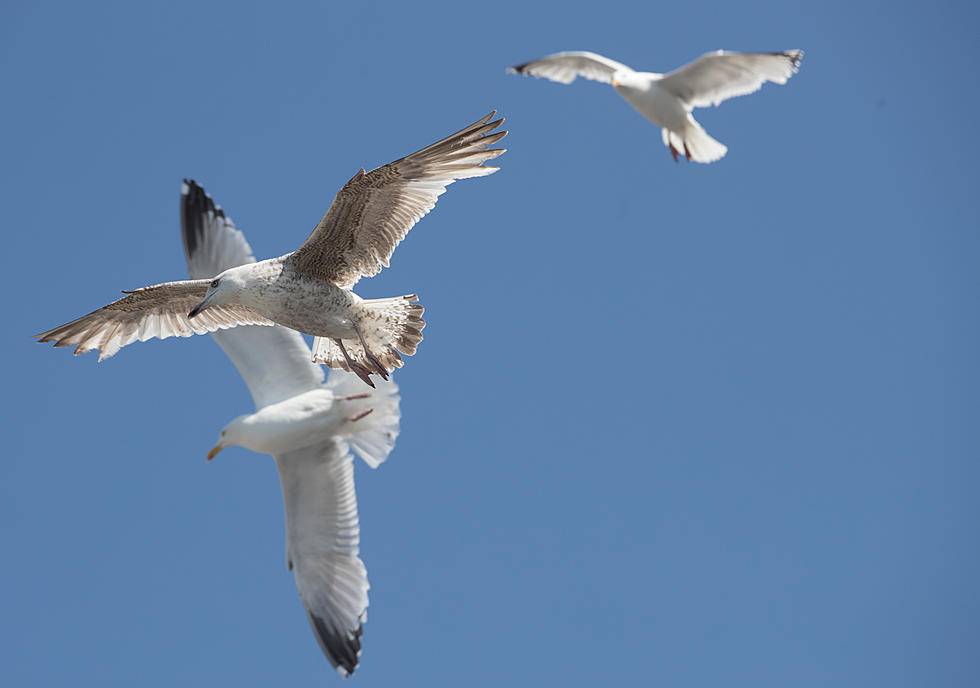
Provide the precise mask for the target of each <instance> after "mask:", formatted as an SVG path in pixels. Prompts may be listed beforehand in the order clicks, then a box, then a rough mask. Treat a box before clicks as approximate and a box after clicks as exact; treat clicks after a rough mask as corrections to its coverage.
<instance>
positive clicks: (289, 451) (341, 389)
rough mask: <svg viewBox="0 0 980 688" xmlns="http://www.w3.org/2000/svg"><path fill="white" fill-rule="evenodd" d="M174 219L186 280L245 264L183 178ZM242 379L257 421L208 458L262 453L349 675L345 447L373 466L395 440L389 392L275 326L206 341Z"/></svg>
mask: <svg viewBox="0 0 980 688" xmlns="http://www.w3.org/2000/svg"><path fill="white" fill-rule="evenodd" d="M180 217H181V226H182V229H183V236H184V252H185V254H186V255H187V267H188V269H189V271H190V275H191V277H192V278H197V277H200V276H201V275H214V274H218V273H220V272H222V271H223V270H227V269H228V268H232V267H235V266H236V265H244V264H254V263H255V258H253V257H252V250H251V248H250V247H249V245H248V242H246V241H245V237H244V236H243V235H242V233H241V232H240V231H238V230H237V229H235V225H234V224H233V223H232V221H231V220H230V219H229V218H227V217H225V214H224V212H222V210H221V207H220V206H216V205H215V204H214V202H213V201H212V200H211V197H210V196H208V195H207V194H206V193H205V192H204V189H202V188H201V187H200V186H198V185H197V184H196V183H194V182H193V181H185V182H184V184H183V187H182V189H181V198H180ZM212 336H213V337H214V339H215V340H216V341H217V342H218V344H219V345H220V346H221V348H222V349H224V351H225V353H226V354H228V357H229V358H230V359H231V361H232V363H234V364H235V367H236V368H238V372H239V373H241V376H242V377H243V378H244V379H245V383H246V384H247V385H248V388H249V391H251V393H252V398H253V399H254V400H255V408H256V411H255V413H252V414H247V415H244V416H239V417H238V418H236V419H234V420H233V421H231V423H229V424H228V425H227V426H226V427H225V429H224V430H222V431H221V437H220V439H219V440H218V444H217V446H215V447H214V449H212V450H211V452H210V453H209V454H208V459H212V458H214V456H215V455H216V454H217V453H218V452H219V451H221V450H222V449H224V448H225V447H229V446H233V445H237V446H242V447H247V448H248V449H252V450H253V451H257V452H262V453H265V454H271V455H272V456H273V457H274V458H275V460H276V467H277V468H278V469H279V479H280V481H281V483H282V496H283V501H284V502H285V507H286V562H287V565H288V566H289V568H290V569H291V570H292V571H293V574H294V576H295V578H296V587H297V588H298V589H299V596H300V599H301V600H302V601H303V606H304V607H305V608H306V616H307V618H308V619H309V621H310V626H311V627H312V628H313V632H314V634H315V635H316V639H317V641H318V642H319V644H320V648H321V649H322V650H323V653H324V654H325V655H326V656H327V659H328V660H330V663H331V664H332V665H333V666H334V668H335V669H336V670H337V672H338V673H340V675H341V676H344V677H346V676H348V675H350V674H351V673H353V671H354V669H355V668H356V667H357V665H358V660H359V657H360V654H361V631H362V628H361V626H362V624H363V623H364V622H365V621H366V620H367V606H368V595H367V591H368V587H369V586H368V580H367V571H366V570H365V568H364V564H363V562H362V561H361V559H360V557H358V543H359V538H360V535H359V534H360V529H359V527H358V520H357V496H356V495H355V493H354V464H353V457H352V456H351V454H350V450H351V449H353V450H354V451H355V452H356V453H357V454H358V455H359V456H360V457H361V458H362V459H364V461H365V462H366V463H367V464H368V465H369V466H371V468H376V467H377V466H378V465H379V464H380V463H381V462H382V461H384V460H385V459H386V458H387V457H388V453H389V452H391V450H392V448H393V447H394V445H395V437H396V436H397V435H398V425H399V410H398V401H399V397H398V387H397V386H396V385H395V383H394V382H382V383H379V385H380V386H379V388H378V389H376V390H374V391H371V392H366V391H363V390H364V387H363V385H361V383H360V382H359V381H358V379H357V378H356V377H354V376H353V375H351V374H350V373H345V372H341V371H333V372H332V373H331V374H330V378H329V380H328V381H327V382H326V384H324V382H323V368H321V367H320V366H318V365H316V364H314V363H312V362H311V361H310V347H309V346H307V344H306V342H305V341H304V340H303V337H302V335H300V334H299V333H298V332H296V331H295V330H290V329H287V328H285V327H281V326H278V325H276V326H273V327H247V326H245V327H236V328H233V329H230V330H225V331H221V332H214V333H213V335H212Z"/></svg>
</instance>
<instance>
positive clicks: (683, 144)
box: [661, 113, 728, 162]
mask: <svg viewBox="0 0 980 688" xmlns="http://www.w3.org/2000/svg"><path fill="white" fill-rule="evenodd" d="M661 133H662V135H663V139H664V145H665V146H667V147H668V148H670V146H671V144H673V146H674V149H675V150H677V151H678V153H679V154H680V155H689V157H690V159H691V160H693V161H694V162H714V161H715V160H720V159H721V158H723V157H725V153H727V152H728V148H727V147H726V146H725V144H723V143H720V142H718V141H716V140H714V139H713V138H711V136H709V135H708V132H706V131H705V130H704V129H703V128H702V127H701V125H700V124H698V122H697V120H695V119H694V118H693V117H691V115H690V113H689V114H688V115H687V126H686V127H685V128H684V131H682V132H676V131H670V130H668V129H662V130H661Z"/></svg>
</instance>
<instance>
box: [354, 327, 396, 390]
mask: <svg viewBox="0 0 980 688" xmlns="http://www.w3.org/2000/svg"><path fill="white" fill-rule="evenodd" d="M354 331H355V332H357V338H358V339H360V340H361V346H362V347H364V355H365V356H366V357H367V360H368V361H370V362H371V365H373V366H374V369H375V370H377V371H378V375H380V376H381V377H382V378H384V379H385V380H387V379H388V369H387V368H385V367H384V365H383V364H382V363H381V361H380V360H378V357H377V356H375V355H374V354H373V353H372V352H371V350H370V349H369V348H368V345H367V342H366V341H364V335H363V334H361V328H360V327H358V326H357V323H354Z"/></svg>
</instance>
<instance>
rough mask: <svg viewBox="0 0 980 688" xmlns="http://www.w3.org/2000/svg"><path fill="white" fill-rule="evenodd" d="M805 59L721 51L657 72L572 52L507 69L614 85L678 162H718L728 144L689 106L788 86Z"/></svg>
mask: <svg viewBox="0 0 980 688" xmlns="http://www.w3.org/2000/svg"><path fill="white" fill-rule="evenodd" d="M802 58H803V51H802V50H786V51H783V52H780V53H733V52H728V51H725V50H718V51H716V52H713V53H706V54H704V55H702V56H701V57H699V58H698V59H696V60H695V61H694V62H691V63H690V64H687V65H684V66H683V67H681V68H680V69H677V70H675V71H673V72H671V73H669V74H655V73H654V72H634V71H633V70H632V69H630V68H629V67H627V66H626V65H624V64H620V63H619V62H616V61H615V60H610V59H609V58H608V57H603V56H602V55H596V54H595V53H590V52H583V51H571V52H564V53H555V54H554V55H548V56H547V57H542V58H541V59H540V60H534V61H533V62H525V63H524V64H519V65H517V66H516V67H511V68H509V69H508V70H507V72H508V73H509V74H531V75H533V76H537V77H542V76H543V77H545V78H546V79H551V80H552V81H557V82H559V83H562V84H570V83H572V82H573V81H575V77H576V76H582V77H585V78H586V79H592V80H594V81H601V82H603V83H605V84H612V86H613V88H615V89H616V92H617V93H619V95H621V96H622V97H623V98H625V99H626V102H628V103H629V104H630V105H632V106H633V107H634V108H636V109H637V110H638V111H639V113H640V114H641V115H643V116H644V117H646V118H647V119H648V120H650V121H651V122H653V123H654V124H656V125H658V126H660V127H663V130H662V132H661V133H662V135H663V140H664V145H665V146H667V147H668V148H669V149H670V154H671V155H673V156H674V162H677V156H678V155H679V154H680V153H681V151H683V153H684V157H686V158H687V159H688V160H693V161H695V162H714V161H715V160H718V159H720V158H722V157H723V156H724V155H725V153H726V152H728V148H726V147H725V145H724V144H721V143H719V142H718V141H715V140H714V139H713V138H711V137H710V136H709V135H708V132H706V131H705V130H704V129H702V128H701V125H700V124H698V123H697V121H696V120H695V119H694V117H693V116H691V110H693V109H694V108H696V107H706V106H708V105H718V104H719V103H721V102H722V101H723V100H728V99H729V98H734V97H735V96H744V95H746V94H749V93H755V92H756V91H758V90H759V89H760V88H762V84H764V83H765V82H767V81H772V82H773V83H777V84H785V83H786V80H787V79H789V78H790V77H791V76H793V75H794V74H796V72H797V71H798V69H799V66H800V60H801V59H802Z"/></svg>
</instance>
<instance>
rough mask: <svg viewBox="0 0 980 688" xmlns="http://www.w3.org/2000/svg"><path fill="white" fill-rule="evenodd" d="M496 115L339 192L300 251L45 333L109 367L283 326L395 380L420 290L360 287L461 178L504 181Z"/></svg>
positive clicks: (150, 294)
mask: <svg viewBox="0 0 980 688" xmlns="http://www.w3.org/2000/svg"><path fill="white" fill-rule="evenodd" d="M495 114H496V111H494V112H491V113H490V114H489V115H487V116H486V117H484V118H482V119H480V120H479V121H477V122H475V123H474V124H471V125H470V126H468V127H466V128H465V129H463V130H461V131H458V132H456V133H455V134H452V135H451V136H448V137H446V138H444V139H442V140H441V141H438V142H436V143H434V144H432V145H431V146H428V147H426V148H423V149H422V150H420V151H418V152H416V153H412V154H411V155H409V156H407V157H404V158H401V159H400V160H396V161H395V162H391V163H388V164H387V165H383V166H381V167H379V168H377V169H375V170H372V171H371V172H367V173H365V171H364V169H363V168H362V169H361V170H360V171H359V172H358V173H357V174H355V175H354V176H353V177H352V178H351V179H350V181H348V182H347V183H346V184H345V185H344V186H343V188H342V189H341V190H340V191H339V192H337V196H336V197H335V198H334V200H333V203H332V204H331V205H330V208H329V209H328V210H327V212H326V214H325V215H324V216H323V219H321V220H320V222H319V223H318V224H317V225H316V227H315V228H314V229H313V232H312V233H311V234H310V236H309V238H307V240H306V242H305V243H304V244H303V245H302V246H300V247H299V248H298V249H297V250H296V251H294V252H292V253H287V254H286V255H284V256H280V257H278V258H269V259H267V260H262V261H258V262H253V263H248V264H245V265H238V266H235V267H230V268H228V269H226V270H223V271H221V272H220V273H217V274H213V275H209V276H208V277H204V278H202V279H192V280H185V281H181V282H166V283H163V284H157V285H153V286H150V287H143V288H141V289H136V290H134V291H124V292H123V293H124V294H127V296H125V297H123V298H121V299H119V300H118V301H114V302H113V303H110V304H109V305H108V306H105V307H103V308H100V309H99V310H97V311H93V312H92V313H89V314H88V315H85V316H82V317H81V318H78V319H77V320H73V321H72V322H70V323H67V324H66V325H62V326H61V327H56V328H55V329H53V330H49V331H48V332H44V333H42V334H39V335H36V337H38V338H39V341H41V342H49V341H53V342H55V344H54V345H55V346H68V345H72V344H73V345H75V354H76V355H77V354H81V353H85V352H86V351H91V350H93V349H97V350H98V351H99V352H100V354H99V360H100V361H101V360H103V359H105V358H108V357H110V356H112V355H114V354H115V353H116V352H117V351H119V349H120V348H121V347H123V346H125V345H127V344H130V343H131V342H134V341H136V340H137V339H138V340H140V341H146V340H147V339H150V338H152V337H158V338H160V339H165V338H167V337H172V336H180V337H189V336H190V335H192V334H203V333H205V332H214V331H215V330H221V329H226V328H229V327H235V326H237V325H272V324H275V323H278V324H280V325H284V326H286V327H288V328H291V329H293V330H297V331H299V332H305V333H306V334H311V335H314V336H315V337H316V338H315V339H314V341H313V357H312V359H311V360H312V361H313V362H315V363H326V364H327V365H328V366H329V367H331V368H342V369H344V370H347V371H350V372H353V373H356V374H357V376H358V377H360V378H361V379H362V380H363V381H364V382H366V383H367V384H368V385H370V386H372V387H373V386H374V383H373V382H372V381H371V379H370V376H371V375H375V374H376V375H380V376H381V377H382V378H383V379H385V380H387V379H388V373H390V372H391V371H393V370H394V369H395V368H396V367H400V366H401V365H402V359H401V356H400V355H399V352H401V353H402V354H405V355H408V356H410V355H412V354H414V353H415V350H416V347H417V346H418V344H419V342H421V341H422V328H423V327H425V321H424V320H423V319H422V310H423V309H422V306H421V305H419V304H418V297H417V296H416V295H415V294H409V295H406V296H398V297H394V298H386V299H368V300H365V299H362V298H361V297H359V296H358V295H357V294H355V293H354V292H353V291H351V289H352V288H353V286H354V285H355V284H356V283H357V281H358V280H359V279H360V278H361V277H370V276H372V275H376V274H377V273H378V272H380V271H381V268H383V267H387V266H388V261H389V259H390V258H391V254H392V253H393V252H394V250H395V247H396V246H397V245H398V243H399V242H400V241H401V240H402V239H403V238H404V237H405V235H406V234H407V233H408V230H410V229H411V228H412V227H413V226H414V225H415V223H416V222H418V221H419V220H420V219H422V217H423V216H424V215H425V214H426V213H428V212H429V211H430V210H432V208H433V207H435V204H436V200H437V199H438V197H439V196H440V195H442V194H443V193H444V192H445V191H446V187H447V186H448V185H450V184H452V183H453V182H454V181H456V180H458V179H467V178H469V177H482V176H485V175H488V174H493V173H494V172H496V171H497V169H498V168H496V167H489V166H487V165H484V164H483V163H484V162H486V161H487V160H491V159H493V158H496V157H497V156H498V155H500V154H502V153H504V152H505V150H506V149H503V148H497V149H492V148H490V147H489V146H490V145H492V144H494V143H496V142H497V141H499V140H500V139H502V138H503V137H504V136H506V135H507V132H506V131H499V132H494V131H493V130H494V129H496V128H497V127H499V126H500V124H501V123H502V122H503V121H504V120H503V119H498V120H496V121H493V122H490V121H489V120H491V119H492V118H493V116H494V115H495Z"/></svg>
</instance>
